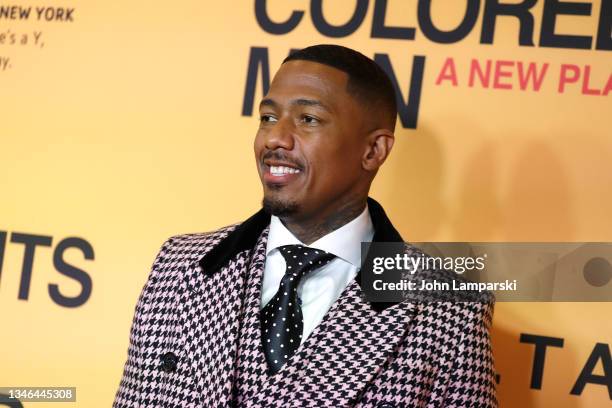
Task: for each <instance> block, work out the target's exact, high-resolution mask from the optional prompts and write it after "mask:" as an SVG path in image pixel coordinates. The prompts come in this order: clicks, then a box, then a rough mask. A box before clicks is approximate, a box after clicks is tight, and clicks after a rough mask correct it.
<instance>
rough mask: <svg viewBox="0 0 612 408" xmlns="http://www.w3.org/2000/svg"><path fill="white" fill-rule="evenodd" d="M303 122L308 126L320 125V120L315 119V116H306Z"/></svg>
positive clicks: (303, 117)
mask: <svg viewBox="0 0 612 408" xmlns="http://www.w3.org/2000/svg"><path fill="white" fill-rule="evenodd" d="M302 122H304V123H307V124H316V123H319V119H317V118H315V117H314V116H310V115H304V116H302Z"/></svg>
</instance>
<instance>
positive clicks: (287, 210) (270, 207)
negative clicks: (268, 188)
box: [262, 197, 299, 217]
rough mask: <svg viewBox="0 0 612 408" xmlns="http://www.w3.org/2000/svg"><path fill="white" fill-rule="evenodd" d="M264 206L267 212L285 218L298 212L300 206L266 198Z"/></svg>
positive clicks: (263, 202) (290, 202) (291, 202)
mask: <svg viewBox="0 0 612 408" xmlns="http://www.w3.org/2000/svg"><path fill="white" fill-rule="evenodd" d="M262 206H263V209H264V211H265V212H267V213H268V214H271V215H275V216H277V217H285V216H288V215H292V214H295V213H296V212H297V211H298V208H299V206H298V204H297V203H296V202H294V201H283V200H278V199H271V198H268V197H264V199H263V201H262Z"/></svg>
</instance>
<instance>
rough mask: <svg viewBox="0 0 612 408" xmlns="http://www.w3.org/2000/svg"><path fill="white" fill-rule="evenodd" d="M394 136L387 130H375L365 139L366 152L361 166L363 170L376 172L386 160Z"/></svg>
mask: <svg viewBox="0 0 612 408" xmlns="http://www.w3.org/2000/svg"><path fill="white" fill-rule="evenodd" d="M394 142H395V135H394V134H393V132H392V131H390V130H389V129H376V130H374V131H373V132H371V133H370V134H369V135H368V136H367V139H366V150H365V152H364V155H363V158H362V161H361V164H362V166H363V168H364V170H367V171H376V170H378V168H379V167H380V166H382V164H383V163H384V162H385V160H387V157H388V156H389V153H391V149H392V148H393V143H394Z"/></svg>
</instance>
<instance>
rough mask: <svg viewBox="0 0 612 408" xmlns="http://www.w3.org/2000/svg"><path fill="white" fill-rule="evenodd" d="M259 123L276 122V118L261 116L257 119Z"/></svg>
mask: <svg viewBox="0 0 612 408" xmlns="http://www.w3.org/2000/svg"><path fill="white" fill-rule="evenodd" d="M259 121H260V122H276V118H275V117H274V116H272V115H261V116H260V117H259Z"/></svg>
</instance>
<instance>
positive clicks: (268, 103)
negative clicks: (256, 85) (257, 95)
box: [259, 98, 278, 108]
mask: <svg viewBox="0 0 612 408" xmlns="http://www.w3.org/2000/svg"><path fill="white" fill-rule="evenodd" d="M262 106H271V107H273V108H275V107H277V106H278V103H276V101H275V100H274V99H270V98H264V99H262V100H261V102H259V108H261V107H262Z"/></svg>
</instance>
